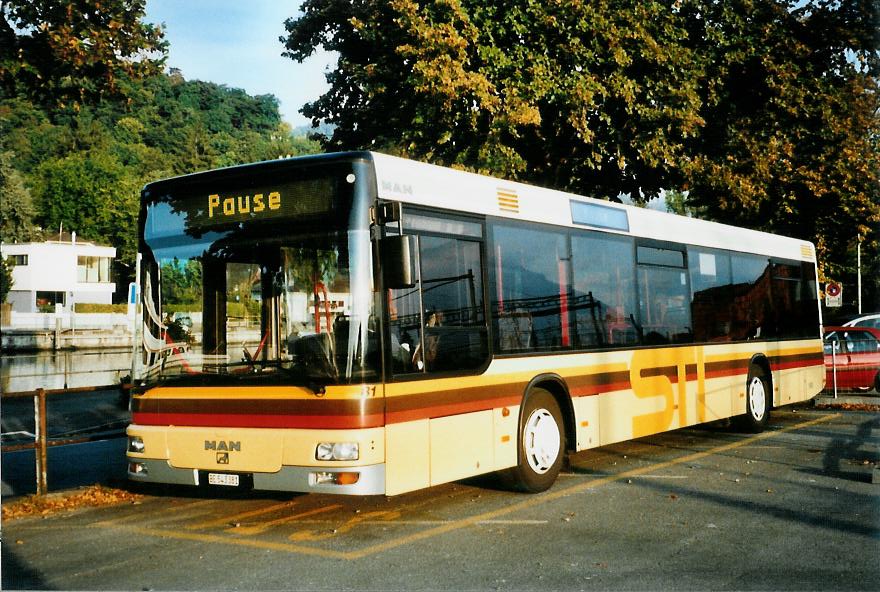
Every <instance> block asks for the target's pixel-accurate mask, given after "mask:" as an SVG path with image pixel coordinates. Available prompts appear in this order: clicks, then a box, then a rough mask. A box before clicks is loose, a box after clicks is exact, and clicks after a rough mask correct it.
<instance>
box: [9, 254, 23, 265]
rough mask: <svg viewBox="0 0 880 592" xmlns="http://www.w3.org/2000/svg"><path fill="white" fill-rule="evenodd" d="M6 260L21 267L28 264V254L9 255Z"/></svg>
mask: <svg viewBox="0 0 880 592" xmlns="http://www.w3.org/2000/svg"><path fill="white" fill-rule="evenodd" d="M6 262H7V263H8V264H9V265H12V266H13V267H20V266H23V265H27V264H28V256H27V255H9V256H8V257H7V258H6Z"/></svg>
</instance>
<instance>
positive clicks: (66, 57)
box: [0, 0, 167, 107]
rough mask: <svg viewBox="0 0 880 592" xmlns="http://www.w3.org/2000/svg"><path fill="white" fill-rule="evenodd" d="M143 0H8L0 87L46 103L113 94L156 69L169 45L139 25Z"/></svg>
mask: <svg viewBox="0 0 880 592" xmlns="http://www.w3.org/2000/svg"><path fill="white" fill-rule="evenodd" d="M145 4H146V3H145V0H36V1H35V0H6V1H5V2H4V3H3V5H2V7H0V16H2V18H0V47H2V48H3V49H2V50H0V51H2V53H0V84H2V86H3V87H4V88H5V89H6V90H7V92H9V93H10V94H15V93H17V92H21V93H23V94H25V95H26V96H29V97H32V98H33V99H34V100H35V101H36V102H38V103H42V104H46V105H52V106H65V105H72V106H74V107H79V106H81V105H82V104H86V103H94V102H97V101H98V100H100V99H101V98H102V97H107V96H118V95H120V94H121V90H122V88H123V87H124V81H125V80H129V79H130V80H138V79H143V78H145V77H148V76H154V75H156V74H158V73H159V72H160V71H161V68H162V64H163V63H164V60H165V51H166V48H167V43H166V42H165V41H164V40H163V38H162V36H163V33H162V30H161V29H160V28H158V27H155V26H153V25H151V24H148V23H144V22H142V21H141V19H142V18H143V16H144V7H145Z"/></svg>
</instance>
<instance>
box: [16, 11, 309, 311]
mask: <svg viewBox="0 0 880 592" xmlns="http://www.w3.org/2000/svg"><path fill="white" fill-rule="evenodd" d="M143 8H144V3H143V1H142V0H110V1H109V2H108V1H105V0H101V1H100V2H98V0H86V1H85V2H76V3H74V2H72V1H69V0H38V1H37V2H33V1H28V2H20V1H12V2H5V3H3V4H2V8H0V14H2V16H3V19H2V20H0V88H2V89H3V91H4V92H3V94H2V97H0V138H2V142H3V144H2V146H0V153H2V154H0V184H2V186H0V190H2V192H3V193H2V195H3V199H2V200H0V236H2V237H3V239H4V240H26V239H27V238H29V237H30V235H29V233H28V232H29V229H30V228H31V227H32V225H33V224H34V223H36V224H39V225H41V226H42V227H45V228H54V229H57V228H58V227H59V225H61V224H63V226H64V228H65V229H69V230H72V231H76V232H77V233H78V235H79V236H81V237H83V238H84V239H87V240H91V241H95V242H98V243H101V244H110V245H112V246H115V247H116V249H117V258H118V264H117V265H116V268H115V270H114V276H115V278H116V280H117V283H118V285H120V286H125V285H126V284H127V283H128V282H129V281H130V280H131V279H132V275H133V270H134V261H135V251H136V248H137V219H138V212H139V194H140V189H141V187H143V185H144V184H146V183H148V182H150V181H155V180H157V179H160V178H163V177H169V176H173V175H181V174H188V173H192V172H196V171H199V170H205V169H211V168H217V167H223V166H231V165H237V164H242V163H247V162H254V161H259V160H270V159H275V158H278V157H280V156H287V155H298V154H303V153H314V152H317V151H319V150H320V146H319V145H318V144H317V143H315V142H312V141H309V140H306V139H305V138H293V137H292V136H291V132H290V127H289V126H288V125H287V124H285V123H283V122H282V121H281V117H280V115H279V113H278V100H277V99H276V98H275V97H273V96H271V95H261V96H257V97H252V96H249V95H248V94H247V93H245V92H244V91H243V90H241V89H235V88H228V87H226V86H223V85H218V84H214V83H210V82H202V81H198V80H193V81H187V80H185V79H184V77H183V76H182V74H181V73H180V72H179V71H176V70H172V71H171V72H170V74H168V75H165V74H161V73H160V72H159V69H160V68H161V66H162V64H163V61H164V52H165V50H166V43H165V42H164V41H163V40H162V34H161V31H160V30H159V29H157V28H154V27H152V26H151V25H147V24H144V23H142V22H141V18H142V17H143ZM29 196H32V199H31V197H29ZM184 297H185V295H184ZM199 301H200V299H199Z"/></svg>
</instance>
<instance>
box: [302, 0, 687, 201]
mask: <svg viewBox="0 0 880 592" xmlns="http://www.w3.org/2000/svg"><path fill="white" fill-rule="evenodd" d="M303 13H304V15H303V16H302V17H300V18H299V19H290V20H288V21H287V22H286V27H287V30H288V32H289V35H288V37H287V39H286V40H285V43H286V47H287V52H286V55H288V56H289V57H291V58H293V59H297V60H302V59H305V58H306V57H307V56H308V55H310V54H311V53H312V52H313V51H314V50H315V49H316V48H317V47H319V46H324V47H325V48H327V49H329V50H333V51H337V52H339V54H340V58H339V62H338V65H337V67H336V69H335V70H334V71H333V72H331V73H330V74H328V77H327V79H328V82H330V85H331V86H330V90H329V91H328V92H327V93H326V94H325V95H323V96H322V97H320V98H319V99H318V100H317V101H316V102H314V103H311V104H309V105H306V107H305V108H304V109H303V113H304V114H305V115H307V116H309V117H311V118H312V119H313V123H316V124H317V123H319V122H322V121H323V122H329V123H333V124H334V125H335V126H336V128H335V130H334V133H333V135H332V137H331V138H330V139H329V141H327V142H326V145H325V147H326V148H329V149H343V148H380V149H385V150H389V151H392V152H399V153H402V154H406V155H410V156H413V157H417V158H426V159H430V160H432V161H433V162H437V163H439V164H447V165H452V166H461V167H464V168H467V169H471V170H475V171H480V172H491V173H494V174H497V175H501V176H505V177H508V178H515V179H521V180H525V181H531V182H536V183H540V184H543V185H549V186H552V187H556V188H560V189H569V190H573V191H578V192H580V193H588V194H597V195H600V196H607V197H616V196H617V195H618V194H619V193H621V192H623V193H629V194H631V195H632V196H633V197H634V199H636V200H644V199H647V198H650V197H653V196H656V195H657V194H658V193H659V191H660V190H661V189H662V188H663V186H664V184H668V178H669V177H671V176H672V177H674V176H675V174H676V169H675V168H674V166H673V165H674V164H675V163H676V162H677V161H678V160H680V158H681V157H682V154H681V148H682V146H683V141H684V139H685V138H687V137H689V136H691V135H692V134H694V133H696V131H697V129H698V127H699V126H700V125H701V123H702V120H701V118H700V115H699V106H700V103H699V98H698V96H697V93H696V81H697V80H699V77H700V73H701V68H702V66H701V64H700V63H699V62H698V60H697V59H696V57H697V56H695V55H694V54H693V52H692V51H691V50H689V49H688V48H687V47H686V46H685V45H684V43H683V40H684V38H685V31H684V29H683V26H684V22H683V21H682V19H681V18H680V16H679V15H678V14H677V13H676V12H674V11H669V10H667V9H666V7H665V6H664V5H663V3H660V2H642V1H632V2H626V3H619V2H610V1H600V2H589V3H588V2H571V3H550V4H548V3H544V2H537V1H532V0H519V1H516V2H507V1H505V2H501V1H500V0H499V1H495V2H467V1H465V2H461V3H459V2H458V1H456V0H448V1H444V2H435V3H425V4H421V3H418V2H415V1H412V0H395V1H393V2H390V3H386V2H378V1H375V2H363V3H356V4H348V3H339V2H334V1H333V0H310V1H308V2H306V3H305V4H304V5H303Z"/></svg>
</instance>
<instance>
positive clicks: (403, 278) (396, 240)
mask: <svg viewBox="0 0 880 592" xmlns="http://www.w3.org/2000/svg"><path fill="white" fill-rule="evenodd" d="M412 244H413V240H412V237H411V236H408V235H403V236H386V237H385V238H383V239H382V241H381V243H380V249H381V253H382V278H383V279H384V280H385V288H387V289H391V290H399V289H401V288H414V287H415V285H416V284H415V282H414V281H413V267H412V252H413V246H412Z"/></svg>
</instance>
